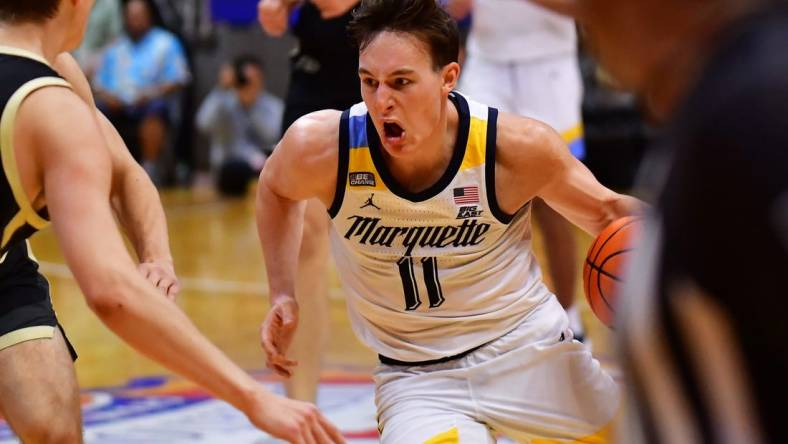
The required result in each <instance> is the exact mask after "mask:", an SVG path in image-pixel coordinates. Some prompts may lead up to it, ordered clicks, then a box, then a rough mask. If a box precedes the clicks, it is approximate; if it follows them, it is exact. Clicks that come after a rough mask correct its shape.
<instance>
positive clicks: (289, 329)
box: [260, 297, 298, 378]
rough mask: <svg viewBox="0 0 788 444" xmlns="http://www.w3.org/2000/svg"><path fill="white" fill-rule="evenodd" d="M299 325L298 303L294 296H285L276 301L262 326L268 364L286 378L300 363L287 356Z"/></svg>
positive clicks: (263, 344) (261, 337)
mask: <svg viewBox="0 0 788 444" xmlns="http://www.w3.org/2000/svg"><path fill="white" fill-rule="evenodd" d="M297 327H298V303H297V302H296V300H295V298H293V297H283V298H280V299H278V300H277V301H276V302H274V305H273V306H272V307H271V311H269V312H268V316H266V318H265V321H263V325H262V326H261V327H260V339H261V344H262V346H263V351H265V355H266V360H267V361H268V363H267V366H268V368H270V369H271V370H273V371H275V372H276V373H277V374H279V375H281V376H284V377H285V378H289V377H290V376H291V375H292V373H293V372H292V370H293V367H295V366H296V365H298V362H296V361H293V360H290V359H287V357H286V355H287V350H288V348H290V343H291V342H293V336H295V332H296V328H297Z"/></svg>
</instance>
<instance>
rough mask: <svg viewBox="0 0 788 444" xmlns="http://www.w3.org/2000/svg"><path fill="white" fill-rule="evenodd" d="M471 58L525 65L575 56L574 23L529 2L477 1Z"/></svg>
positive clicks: (469, 46) (470, 43)
mask: <svg viewBox="0 0 788 444" xmlns="http://www.w3.org/2000/svg"><path fill="white" fill-rule="evenodd" d="M467 46H468V54H470V56H471V57H481V58H484V59H488V60H492V61H496V62H522V61H527V60H532V59H536V58H541V57H548V56H555V55H560V54H574V53H575V52H576V50H577V49H576V46H577V35H576V31H575V22H574V21H573V20H572V19H570V18H567V17H564V16H561V15H558V14H556V13H554V12H552V11H548V10H547V9H545V8H543V7H541V6H538V5H535V4H533V3H531V2H529V1H528V0H474V3H473V26H472V28H471V33H470V35H469V36H468V45H467Z"/></svg>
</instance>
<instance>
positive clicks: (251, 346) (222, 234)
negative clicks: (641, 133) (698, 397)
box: [31, 190, 610, 388]
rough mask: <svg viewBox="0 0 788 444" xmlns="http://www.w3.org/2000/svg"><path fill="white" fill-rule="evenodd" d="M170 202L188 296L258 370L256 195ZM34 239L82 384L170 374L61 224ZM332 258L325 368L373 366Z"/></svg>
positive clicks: (262, 286)
mask: <svg viewBox="0 0 788 444" xmlns="http://www.w3.org/2000/svg"><path fill="white" fill-rule="evenodd" d="M162 201H163V203H164V207H165V211H166V213H167V218H168V221H169V231H170V242H171V245H172V251H173V255H174V258H175V267H176V271H177V273H178V275H179V277H180V279H181V283H182V286H183V290H182V292H181V295H180V297H179V301H178V304H179V305H180V306H181V307H182V308H183V310H184V311H185V312H186V313H187V315H188V316H189V317H190V318H191V319H192V320H193V321H194V322H195V324H196V325H197V327H198V328H199V329H200V330H201V331H202V332H204V333H205V334H206V335H207V336H208V337H209V338H210V339H211V340H212V341H214V343H216V344H217V345H218V346H219V347H220V348H221V349H222V350H224V352H225V353H227V354H228V355H229V356H230V358H231V359H233V360H234V361H235V362H237V363H239V364H240V365H241V366H242V367H243V368H246V369H249V370H256V369H262V368H263V367H264V362H263V354H262V352H261V350H260V348H259V339H258V328H259V325H260V322H261V321H262V319H263V317H264V315H265V313H266V310H267V307H268V304H267V286H266V277H265V270H264V266H263V260H262V253H261V251H260V247H259V242H258V239H257V233H256V229H255V224H254V200H253V198H252V196H251V195H250V196H249V197H248V198H245V199H238V200H221V199H218V198H216V197H213V196H211V195H209V194H204V193H194V192H192V191H187V190H176V191H165V192H163V193H162ZM577 238H578V242H579V248H578V251H577V263H578V264H580V263H582V259H583V258H584V257H585V252H586V250H587V248H588V246H589V244H590V241H591V239H590V237H589V236H587V235H585V234H584V233H581V232H580V231H577ZM31 243H32V245H33V251H34V252H35V253H36V255H37V257H38V259H39V261H40V262H41V268H42V271H43V272H44V274H45V275H46V276H47V278H48V279H49V281H50V283H51V286H52V293H53V301H54V305H55V309H56V310H57V313H58V317H59V318H60V321H61V323H62V324H63V325H64V327H65V329H66V332H67V334H68V336H69V338H70V339H71V341H72V343H73V344H74V345H75V347H76V348H77V351H78V352H79V355H80V357H79V359H78V360H77V364H76V367H77V375H78V378H79V382H80V384H81V385H82V387H86V388H87V387H104V386H110V385H119V384H124V383H125V382H126V381H128V380H129V379H132V378H136V377H141V376H148V375H162V374H167V373H168V372H167V371H166V370H164V369H163V368H162V367H160V366H159V365H157V364H155V363H153V362H152V361H150V360H148V359H147V358H144V357H142V356H140V355H138V354H137V353H136V352H134V351H133V350H132V349H131V348H129V347H128V346H126V345H125V344H124V343H122V342H121V341H120V340H119V339H118V338H117V337H115V336H114V334H112V333H111V332H109V330H108V329H107V328H105V327H104V326H103V325H102V324H101V323H100V322H99V321H98V319H97V318H96V316H95V315H94V314H93V313H92V312H91V311H90V310H89V309H88V308H87V306H86V304H85V302H84V299H83V297H82V295H81V293H80V291H79V288H78V287H77V285H76V283H75V281H74V280H73V278H72V277H71V275H70V273H69V272H68V269H67V267H66V266H65V265H64V261H63V256H62V254H61V253H60V250H59V248H58V247H57V244H56V241H55V238H54V235H53V233H52V231H51V230H46V231H44V232H42V233H39V234H37V235H36V236H34V238H33V239H32V240H31ZM535 249H536V252H537V257H538V258H539V259H540V263H545V262H546V261H543V260H541V259H543V257H544V255H543V254H542V243H541V239H540V238H539V236H538V230H537V235H536V239H535ZM331 267H332V271H331V273H330V274H331V277H330V279H329V282H327V285H330V288H331V303H330V319H331V324H330V325H331V327H330V328H331V337H330V340H329V343H328V347H327V349H326V351H325V359H324V361H325V368H326V369H342V368H353V369H371V368H372V367H373V366H374V365H375V362H376V358H375V355H374V354H373V353H372V352H371V351H369V350H368V349H366V348H365V347H363V346H362V345H361V344H360V343H359V342H358V340H357V339H356V338H355V336H354V335H353V332H352V331H351V328H350V325H349V323H348V321H347V317H346V315H345V306H344V301H343V296H342V290H341V288H340V285H339V282H338V279H337V276H336V272H335V271H334V270H333V265H332V266H331ZM545 274H547V273H545ZM578 279H579V277H578ZM577 291H578V300H580V301H581V302H582V304H583V307H584V310H583V318H584V321H586V322H585V323H586V325H587V326H588V327H587V328H589V331H590V334H589V336H590V337H591V338H592V340H593V344H594V350H595V354H597V356H599V357H601V358H603V360H605V361H608V360H607V359H606V358H607V357H609V356H610V352H609V342H610V341H609V331H608V330H607V329H606V328H605V327H603V326H602V325H601V324H600V323H599V322H598V321H596V319H595V318H594V317H593V315H592V314H591V313H590V312H589V310H588V308H587V306H586V305H585V302H584V301H583V298H582V290H581V287H580V285H578V290H577ZM608 363H609V361H608Z"/></svg>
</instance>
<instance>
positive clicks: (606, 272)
mask: <svg viewBox="0 0 788 444" xmlns="http://www.w3.org/2000/svg"><path fill="white" fill-rule="evenodd" d="M639 231H640V219H639V218H637V217H633V216H630V217H623V218H621V219H618V220H617V221H615V222H613V223H612V224H610V225H608V226H607V228H605V229H604V230H602V232H601V233H599V236H597V238H596V240H594V243H593V244H591V248H590V249H589V250H588V255H587V256H586V262H585V264H583V289H584V290H585V294H586V299H587V300H588V305H590V306H591V310H592V311H593V312H594V314H595V315H596V317H597V318H599V320H600V321H602V323H603V324H605V325H607V326H608V327H612V326H613V322H614V320H615V314H616V311H615V307H616V298H617V293H618V290H619V289H620V286H621V283H622V281H623V279H622V270H623V269H624V266H625V264H626V263H627V261H629V259H630V257H631V256H632V250H633V247H632V245H633V242H634V241H635V239H636V237H637V236H638V233H639Z"/></svg>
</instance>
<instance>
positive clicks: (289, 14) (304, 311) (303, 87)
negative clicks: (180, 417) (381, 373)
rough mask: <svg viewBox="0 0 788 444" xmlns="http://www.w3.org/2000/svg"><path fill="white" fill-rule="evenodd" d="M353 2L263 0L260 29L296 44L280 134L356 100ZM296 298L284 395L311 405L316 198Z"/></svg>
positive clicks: (321, 325)
mask: <svg viewBox="0 0 788 444" xmlns="http://www.w3.org/2000/svg"><path fill="white" fill-rule="evenodd" d="M358 3H359V2H358V0H312V1H307V2H303V3H300V2H297V1H292V0H261V1H260V3H259V5H258V12H259V19H260V23H261V24H262V26H263V29H264V30H265V31H266V32H267V33H268V34H270V35H272V36H281V35H283V34H284V33H285V32H286V31H287V30H288V28H289V29H290V30H291V32H292V33H293V35H295V37H296V38H297V39H298V46H297V48H296V51H295V52H294V55H293V57H292V59H291V65H290V68H291V71H290V88H289V90H288V92H287V98H286V99H285V104H286V105H285V114H284V118H283V119H282V132H284V131H286V130H287V128H289V127H290V125H291V124H292V123H293V122H295V121H296V120H297V119H298V118H300V117H301V116H303V115H305V114H309V113H311V112H313V111H318V110H323V109H337V110H344V109H347V108H350V107H351V106H352V105H354V104H356V103H358V102H361V87H360V82H359V79H358V48H356V46H355V45H354V44H353V43H352V42H351V40H350V37H349V35H348V33H347V25H348V23H350V20H351V19H352V10H353V8H354V7H356V5H358ZM298 260H299V263H298V275H299V276H302V277H303V279H299V281H298V282H297V283H296V299H297V300H301V298H308V301H309V302H308V303H304V304H302V306H301V311H300V314H299V316H300V318H301V321H300V325H302V326H304V327H306V328H299V329H298V332H297V333H296V336H295V339H294V341H293V345H292V346H291V347H290V350H291V354H292V356H293V358H294V359H295V360H296V361H298V363H299V364H298V367H297V368H296V369H295V370H294V373H293V375H292V376H291V377H290V379H288V380H287V381H286V382H285V388H286V390H287V394H288V396H290V397H291V398H294V399H298V400H302V401H315V399H316V397H317V384H318V379H319V376H320V361H321V359H322V353H323V350H325V346H326V341H327V338H328V282H327V280H328V276H327V267H328V215H327V214H326V210H325V207H324V206H322V204H321V203H320V202H319V201H317V200H312V201H309V202H308V204H307V209H306V216H305V219H304V236H303V239H302V241H301V252H300V254H299V259H298Z"/></svg>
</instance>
